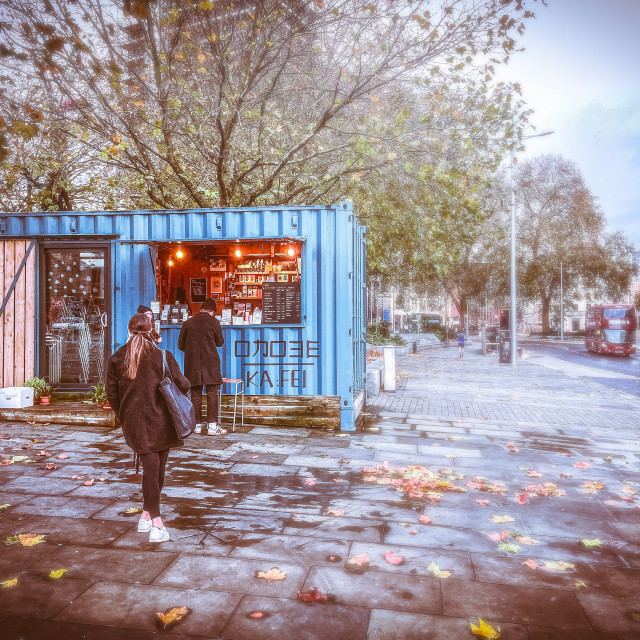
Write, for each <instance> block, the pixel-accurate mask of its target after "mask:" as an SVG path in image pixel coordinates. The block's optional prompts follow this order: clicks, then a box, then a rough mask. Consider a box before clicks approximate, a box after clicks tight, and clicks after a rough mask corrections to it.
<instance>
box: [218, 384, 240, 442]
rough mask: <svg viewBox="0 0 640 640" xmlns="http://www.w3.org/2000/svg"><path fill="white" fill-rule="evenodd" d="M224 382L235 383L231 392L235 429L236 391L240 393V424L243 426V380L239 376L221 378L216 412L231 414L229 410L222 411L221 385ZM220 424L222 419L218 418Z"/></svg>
mask: <svg viewBox="0 0 640 640" xmlns="http://www.w3.org/2000/svg"><path fill="white" fill-rule="evenodd" d="M225 384H233V385H235V388H234V392H233V431H235V430H236V417H237V414H238V393H240V409H241V413H240V426H241V427H244V382H243V381H242V380H240V379H239V378H222V384H221V385H220V388H219V389H218V414H219V415H220V416H222V415H223V414H225V415H228V416H231V411H230V410H229V411H222V386H223V385H225ZM220 424H222V420H220Z"/></svg>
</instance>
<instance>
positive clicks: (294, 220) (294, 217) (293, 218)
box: [291, 213, 298, 229]
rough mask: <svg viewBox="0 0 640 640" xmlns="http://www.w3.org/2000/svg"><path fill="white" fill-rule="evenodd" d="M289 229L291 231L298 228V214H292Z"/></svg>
mask: <svg viewBox="0 0 640 640" xmlns="http://www.w3.org/2000/svg"><path fill="white" fill-rule="evenodd" d="M291 227H292V228H293V229H297V228H298V214H297V213H294V214H293V215H292V216H291Z"/></svg>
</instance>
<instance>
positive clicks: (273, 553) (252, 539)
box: [230, 533, 355, 565]
mask: <svg viewBox="0 0 640 640" xmlns="http://www.w3.org/2000/svg"><path fill="white" fill-rule="evenodd" d="M354 544H355V543H354ZM350 547H351V542H350V541H346V540H341V539H339V538H336V539H331V538H303V537H300V536H277V535H268V536H265V535H263V534H259V533H247V534H245V535H244V536H242V539H241V540H239V541H238V542H237V544H236V545H235V547H234V549H233V551H231V554H230V555H231V556H232V557H234V558H253V559H257V560H268V559H270V558H278V559H281V560H282V561H283V562H293V563H298V564H301V565H302V564H309V563H311V564H313V565H324V564H326V565H333V564H335V563H337V562H344V561H346V559H347V557H348V556H349V548H350Z"/></svg>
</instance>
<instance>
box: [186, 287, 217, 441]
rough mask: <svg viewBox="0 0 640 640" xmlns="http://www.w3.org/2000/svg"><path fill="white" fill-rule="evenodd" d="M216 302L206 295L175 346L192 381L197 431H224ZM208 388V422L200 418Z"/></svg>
mask: <svg viewBox="0 0 640 640" xmlns="http://www.w3.org/2000/svg"><path fill="white" fill-rule="evenodd" d="M215 312H216V301H215V300H214V299H213V298H207V299H206V300H205V301H204V302H203V303H202V307H201V308H200V313H197V314H196V315H194V316H192V317H191V318H189V319H188V320H187V321H186V322H185V323H184V324H183V325H182V329H180V335H179V336H178V349H180V351H184V375H185V376H186V377H187V378H188V379H189V381H190V382H191V402H193V406H194V408H195V410H196V420H197V423H198V424H197V426H196V433H201V434H202V435H207V433H209V432H211V434H212V435H214V434H224V433H226V431H225V430H224V429H223V428H222V427H221V426H220V425H219V424H218V391H219V389H220V385H221V384H222V375H221V373H220V356H219V355H218V347H221V346H222V345H223V344H224V337H223V336H222V329H221V328H220V323H219V322H218V320H217V319H216V318H215ZM203 385H204V387H205V388H206V390H207V421H208V425H207V422H203V420H202V386H203Z"/></svg>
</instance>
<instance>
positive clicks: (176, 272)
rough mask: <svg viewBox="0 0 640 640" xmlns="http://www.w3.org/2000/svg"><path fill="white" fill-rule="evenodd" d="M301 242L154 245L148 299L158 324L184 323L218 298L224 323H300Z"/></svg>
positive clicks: (169, 243) (280, 240)
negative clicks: (153, 272)
mask: <svg viewBox="0 0 640 640" xmlns="http://www.w3.org/2000/svg"><path fill="white" fill-rule="evenodd" d="M301 249H302V243H301V242H300V240H290V239H288V238H283V239H275V240H260V241H242V240H238V241H235V240H234V241H220V242H210V243H195V242H182V243H177V242H167V243H159V244H158V245H157V262H156V290H157V299H156V300H154V301H150V306H151V308H152V309H153V311H154V313H155V315H156V318H157V319H158V320H159V324H160V326H162V327H165V328H166V327H170V326H175V325H180V324H182V323H183V322H184V321H185V320H186V319H187V318H188V317H190V316H192V315H193V314H194V313H198V312H199V311H200V305H201V304H202V303H203V302H204V301H205V300H206V299H207V298H213V299H214V300H215V301H216V304H217V307H218V310H217V313H216V315H217V317H218V319H219V320H220V322H221V324H223V325H291V324H300V323H301V322H302V312H301V297H300V282H301V278H302V272H301V263H302V261H301Z"/></svg>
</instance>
